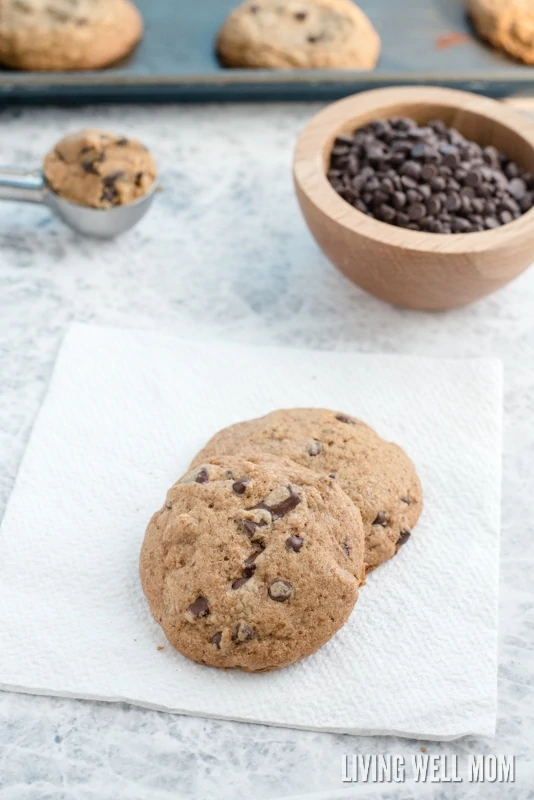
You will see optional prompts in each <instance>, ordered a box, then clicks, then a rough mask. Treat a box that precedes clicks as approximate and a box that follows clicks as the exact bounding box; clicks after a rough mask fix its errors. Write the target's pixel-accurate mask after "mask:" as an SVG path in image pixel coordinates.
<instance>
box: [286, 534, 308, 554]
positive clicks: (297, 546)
mask: <svg viewBox="0 0 534 800" xmlns="http://www.w3.org/2000/svg"><path fill="white" fill-rule="evenodd" d="M303 544H304V539H301V538H300V536H290V537H289V538H288V539H286V550H293V552H295V553H300V551H301V550H302V545H303Z"/></svg>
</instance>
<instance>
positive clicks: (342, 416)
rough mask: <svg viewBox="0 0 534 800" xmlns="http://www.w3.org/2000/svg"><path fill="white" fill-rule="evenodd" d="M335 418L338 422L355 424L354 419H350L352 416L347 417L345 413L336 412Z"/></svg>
mask: <svg viewBox="0 0 534 800" xmlns="http://www.w3.org/2000/svg"><path fill="white" fill-rule="evenodd" d="M336 419H337V421H338V422H344V423H345V424H346V425H356V420H354V419H352V417H348V416H347V415H346V414H336Z"/></svg>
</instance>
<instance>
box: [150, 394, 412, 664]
mask: <svg viewBox="0 0 534 800" xmlns="http://www.w3.org/2000/svg"><path fill="white" fill-rule="evenodd" d="M421 510H422V491H421V484H420V482H419V479H418V477H417V473H416V471H415V468H414V466H413V464H412V462H411V461H410V459H409V458H408V456H407V455H406V454H405V453H404V451H403V450H402V449H401V448H400V447H398V446H397V445H395V444H392V443H390V442H386V441H384V440H383V439H382V438H381V437H380V436H378V434H377V433H375V431H374V430H373V429H372V428H370V427H369V426H368V425H366V424H365V423H364V422H361V421H360V420H358V419H355V418H353V417H351V416H349V415H347V414H344V413H340V412H335V411H328V410H323V409H290V410H281V411H275V412H273V413H271V414H268V415H267V416H265V417H261V418H260V419H254V420H250V421H247V422H241V423H238V424H236V425H232V426H230V427H229V428H225V429H224V430H222V431H220V432H219V433H217V434H216V435H215V436H214V437H213V438H212V439H211V440H210V441H209V442H208V444H207V445H206V446H205V448H204V449H203V450H202V451H201V452H200V453H199V454H198V455H197V456H196V457H195V459H194V460H193V462H192V465H191V469H190V471H189V472H188V473H187V474H186V475H185V476H184V477H182V478H181V479H180V480H179V481H178V482H177V483H176V484H175V485H174V486H173V487H172V488H171V489H170V490H169V492H168V494H167V499H166V502H165V504H164V506H163V508H162V509H161V510H160V511H158V512H157V513H156V514H155V515H154V516H153V517H152V519H151V521H150V523H149V526H148V529H147V532H146V536H145V540H144V543H143V548H142V551H141V560H140V573H141V581H142V585H143V589H144V592H145V595H146V597H147V599H148V602H149V604H150V607H151V610H152V613H153V614H154V617H155V619H156V620H157V621H158V622H159V624H160V625H161V627H162V628H163V630H164V632H165V634H166V636H167V638H168V639H169V641H170V642H171V643H172V644H173V645H174V646H175V647H176V648H177V649H178V650H179V651H180V652H182V653H183V654H184V655H186V656H188V657H189V658H191V659H193V660H194V661H197V662H199V663H202V664H209V665H211V666H215V667H221V668H228V667H239V668H241V669H243V670H247V671H251V672H257V671H266V670H272V669H276V668H277V667H282V666H285V665H287V664H291V663H292V662H294V661H297V660H298V659H300V658H303V657H305V656H307V655H310V654H311V653H314V652H315V651H316V650H317V649H318V648H320V647H321V646H322V645H323V644H325V643H326V642H327V641H328V640H329V639H330V638H331V637H332V636H333V635H334V633H336V631H338V630H339V629H340V628H341V627H342V625H344V623H345V622H346V621H347V619H348V618H349V616H350V613H351V611H352V609H353V607H354V604H355V603H356V600H357V599H358V591H359V587H360V586H361V584H362V583H363V582H364V580H365V574H366V572H369V571H370V570H373V569H375V568H376V567H378V566H379V565H380V564H381V563H382V562H383V561H385V560H386V559H388V558H391V556H393V555H394V554H395V553H396V552H397V551H398V549H399V547H400V546H401V545H403V544H404V543H405V542H406V541H407V540H408V538H409V537H410V534H411V531H412V529H413V527H414V525H415V524H416V523H417V520H418V519H419V515H420V513H421Z"/></svg>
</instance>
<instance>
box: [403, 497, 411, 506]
mask: <svg viewBox="0 0 534 800" xmlns="http://www.w3.org/2000/svg"><path fill="white" fill-rule="evenodd" d="M401 500H402V502H403V503H406V505H408V506H409V505H410V503H411V502H412V501H411V500H410V498H409V497H408V495H405V496H404V497H401Z"/></svg>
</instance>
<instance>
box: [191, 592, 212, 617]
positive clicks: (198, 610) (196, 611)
mask: <svg viewBox="0 0 534 800" xmlns="http://www.w3.org/2000/svg"><path fill="white" fill-rule="evenodd" d="M188 610H189V612H190V613H191V614H192V615H193V616H194V617H205V616H206V615H207V614H209V613H210V609H209V605H208V601H207V600H206V598H205V597H197V599H196V600H195V602H194V603H191V605H190V606H189V609H188Z"/></svg>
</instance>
